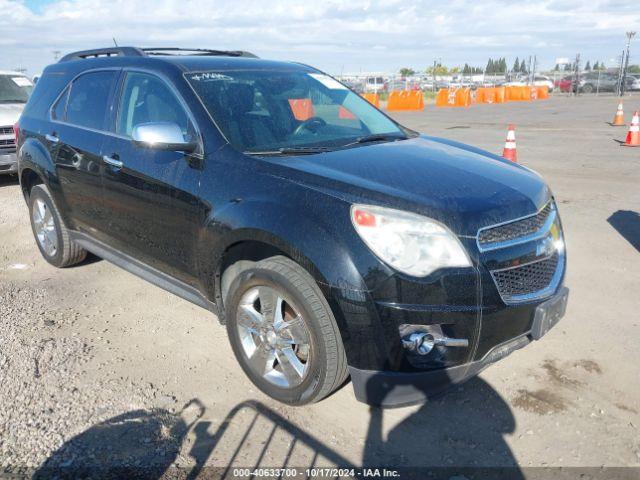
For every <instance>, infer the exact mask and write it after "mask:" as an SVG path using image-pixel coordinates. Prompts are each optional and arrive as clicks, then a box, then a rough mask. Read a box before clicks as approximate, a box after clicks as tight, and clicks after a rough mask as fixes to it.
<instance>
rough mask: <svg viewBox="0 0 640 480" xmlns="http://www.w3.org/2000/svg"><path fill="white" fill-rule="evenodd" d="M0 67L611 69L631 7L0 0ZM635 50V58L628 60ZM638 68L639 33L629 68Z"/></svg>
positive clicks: (639, 11)
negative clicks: (182, 61) (149, 49)
mask: <svg viewBox="0 0 640 480" xmlns="http://www.w3.org/2000/svg"><path fill="white" fill-rule="evenodd" d="M0 12H2V15H0V48H1V50H2V55H0V69H14V68H18V67H22V68H26V69H27V72H28V73H29V74H31V75H34V74H37V73H39V72H41V71H42V69H43V68H44V67H45V66H46V65H47V64H49V63H52V62H53V61H54V52H55V51H60V52H62V54H64V53H67V52H70V51H74V50H82V49H88V48H98V47H104V46H112V45H113V40H112V39H113V38H115V39H116V40H117V42H118V44H119V45H134V46H142V47H145V46H155V47H157V46H179V47H202V48H216V49H232V50H248V51H251V52H253V53H255V54H257V55H258V56H260V57H264V58H272V59H278V60H291V61H298V62H304V63H307V64H310V65H313V66H315V67H317V68H320V69H321V70H324V71H326V72H328V73H331V74H334V75H339V74H347V73H360V72H362V73H364V72H388V73H392V72H397V71H398V70H399V69H400V68H402V67H409V68H413V69H414V70H416V71H424V69H425V68H426V67H428V66H429V65H432V64H433V62H434V60H438V61H441V62H442V63H443V64H444V65H447V66H450V67H452V66H461V65H464V63H469V64H470V65H474V66H479V67H484V66H485V65H486V63H487V60H488V58H489V57H493V58H497V57H506V58H507V64H508V65H509V66H511V65H512V64H513V60H514V59H515V57H516V56H518V57H520V58H522V57H528V56H529V55H536V56H537V58H538V63H539V65H541V66H542V67H543V68H552V67H553V65H554V64H555V60H556V58H563V57H569V58H574V57H575V55H576V53H580V54H581V58H582V59H583V61H586V60H590V61H591V63H592V64H593V63H594V62H595V61H602V62H605V63H606V64H607V65H608V66H613V65H614V64H615V62H616V58H617V57H618V56H619V55H620V53H621V51H622V49H623V48H624V46H625V43H626V38H625V32H626V31H628V30H640V7H638V2H637V1H635V0H587V1H585V0H523V1H520V0H511V1H502V0H482V1H462V0H449V1H428V0H382V1H373V0H349V1H337V0H326V1H321V2H317V1H316V2H313V1H310V0H306V1H292V0H271V1H269V0H262V1H259V0H232V1H229V0H224V1H220V0H0ZM634 53H636V54H635V55H634ZM634 59H637V61H636V63H640V34H639V36H638V37H637V38H636V39H635V41H634V42H633V43H632V55H631V62H632V63H633V61H634Z"/></svg>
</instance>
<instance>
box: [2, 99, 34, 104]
mask: <svg viewBox="0 0 640 480" xmlns="http://www.w3.org/2000/svg"><path fill="white" fill-rule="evenodd" d="M0 103H27V101H26V100H24V99H22V98H8V99H5V98H3V99H1V100H0Z"/></svg>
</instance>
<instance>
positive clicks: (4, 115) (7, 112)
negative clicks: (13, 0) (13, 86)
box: [0, 103, 25, 127]
mask: <svg viewBox="0 0 640 480" xmlns="http://www.w3.org/2000/svg"><path fill="white" fill-rule="evenodd" d="M24 106H25V104H24V103H0V127H4V126H6V125H13V124H14V123H16V122H17V121H18V119H19V118H20V115H21V114H22V110H24Z"/></svg>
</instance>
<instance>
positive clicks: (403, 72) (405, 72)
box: [400, 67, 416, 77]
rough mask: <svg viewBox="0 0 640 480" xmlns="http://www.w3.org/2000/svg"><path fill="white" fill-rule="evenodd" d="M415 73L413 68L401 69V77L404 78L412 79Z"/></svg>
mask: <svg viewBox="0 0 640 480" xmlns="http://www.w3.org/2000/svg"><path fill="white" fill-rule="evenodd" d="M415 73H416V71H415V70H413V69H411V68H407V67H404V68H401V69H400V75H402V76H403V77H410V76H411V75H413V74H415Z"/></svg>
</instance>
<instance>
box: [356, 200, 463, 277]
mask: <svg viewBox="0 0 640 480" xmlns="http://www.w3.org/2000/svg"><path fill="white" fill-rule="evenodd" d="M351 222H352V223H353V226H354V227H355V229H356V232H358V235H360V237H361V238H362V240H364V243H366V244H367V246H368V247H369V248H370V249H371V250H372V251H373V253H375V254H376V255H377V256H378V257H379V258H380V259H381V260H382V261H383V262H385V263H387V264H389V265H390V266H391V267H393V268H395V269H396V270H399V271H401V272H404V273H406V274H408V275H412V276H415V277H425V276H427V275H429V274H430V273H431V272H433V271H435V270H437V269H439V268H444V267H470V266H471V260H469V256H468V255H467V253H466V252H465V250H464V248H463V247H462V245H461V244H460V242H459V241H458V239H457V238H456V236H455V235H454V234H453V233H451V232H450V231H449V230H448V229H447V228H446V227H445V226H444V225H442V224H440V223H438V222H436V221H435V220H431V219H429V218H427V217H423V216H422V215H417V214H415V213H409V212H403V211H400V210H393V209H390V208H383V207H375V206H371V205H352V206H351Z"/></svg>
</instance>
